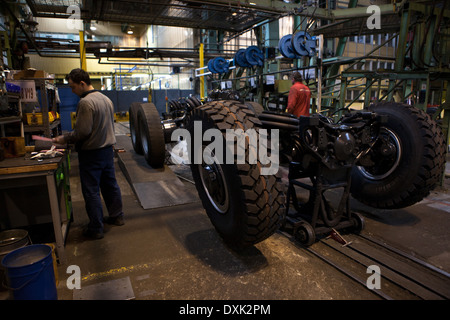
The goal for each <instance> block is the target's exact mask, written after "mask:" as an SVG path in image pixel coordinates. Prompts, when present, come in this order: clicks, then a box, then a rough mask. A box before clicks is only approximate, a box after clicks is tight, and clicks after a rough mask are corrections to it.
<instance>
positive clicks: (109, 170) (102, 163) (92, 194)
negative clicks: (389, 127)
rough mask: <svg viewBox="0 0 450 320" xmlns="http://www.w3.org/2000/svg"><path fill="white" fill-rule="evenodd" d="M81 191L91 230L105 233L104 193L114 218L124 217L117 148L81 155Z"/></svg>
mask: <svg viewBox="0 0 450 320" xmlns="http://www.w3.org/2000/svg"><path fill="white" fill-rule="evenodd" d="M78 161H79V170H80V180H81V189H82V193H83V197H84V202H85V205H86V212H87V214H88V217H89V225H88V229H89V230H90V231H92V232H103V206H102V201H101V198H100V191H101V194H102V196H103V200H104V202H105V204H106V208H107V209H108V214H109V216H110V217H112V218H116V217H119V216H121V215H123V211H122V194H121V192H120V188H119V185H118V184H117V180H116V174H115V169H114V150H113V147H112V146H110V147H105V148H102V149H96V150H80V151H79V152H78Z"/></svg>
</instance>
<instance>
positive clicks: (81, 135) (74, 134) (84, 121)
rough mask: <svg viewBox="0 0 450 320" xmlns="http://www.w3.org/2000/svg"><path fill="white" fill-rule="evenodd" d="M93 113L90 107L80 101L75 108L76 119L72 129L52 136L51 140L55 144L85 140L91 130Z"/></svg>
mask: <svg viewBox="0 0 450 320" xmlns="http://www.w3.org/2000/svg"><path fill="white" fill-rule="evenodd" d="M92 126H93V114H92V109H91V108H90V106H89V105H88V104H86V103H82V102H81V103H80V105H79V106H78V110H77V121H76V122H75V127H74V129H73V131H71V132H68V133H65V134H64V135H61V136H58V137H56V138H53V139H52V141H53V142H54V143H57V144H64V143H75V142H77V141H82V140H85V139H86V138H88V137H89V135H90V134H91V132H92Z"/></svg>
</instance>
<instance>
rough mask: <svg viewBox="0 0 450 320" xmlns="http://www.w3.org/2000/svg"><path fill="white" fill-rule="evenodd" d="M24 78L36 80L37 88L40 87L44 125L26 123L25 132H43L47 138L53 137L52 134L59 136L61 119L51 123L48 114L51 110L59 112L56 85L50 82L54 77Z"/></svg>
mask: <svg viewBox="0 0 450 320" xmlns="http://www.w3.org/2000/svg"><path fill="white" fill-rule="evenodd" d="M23 80H34V81H35V83H36V89H40V94H41V101H40V106H41V113H42V125H29V124H27V125H25V126H24V132H25V133H37V134H39V133H41V134H43V135H44V136H45V137H47V138H51V137H52V134H53V135H54V136H57V135H59V134H60V133H61V120H60V119H56V120H55V121H53V122H52V123H50V119H49V116H48V113H49V111H56V112H58V113H59V110H58V105H57V103H56V87H55V86H54V85H53V84H51V83H50V82H49V80H54V79H53V78H24V79H23Z"/></svg>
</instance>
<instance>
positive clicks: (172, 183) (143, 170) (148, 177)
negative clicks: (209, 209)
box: [116, 136, 199, 209]
mask: <svg viewBox="0 0 450 320" xmlns="http://www.w3.org/2000/svg"><path fill="white" fill-rule="evenodd" d="M116 138H117V147H119V148H123V149H124V150H125V152H122V153H119V154H118V158H119V165H120V167H121V169H122V171H123V173H124V175H125V177H126V178H127V180H128V182H129V183H130V185H131V186H132V187H133V190H134V192H135V194H136V196H137V197H138V199H139V202H140V203H141V206H142V207H143V208H144V209H154V208H161V207H167V206H173V205H181V204H186V203H192V202H195V201H198V200H199V199H198V195H197V193H196V192H193V190H190V189H187V188H186V186H185V185H184V184H183V182H181V180H180V179H179V178H178V177H177V176H176V175H175V173H174V172H173V171H172V170H171V169H170V168H169V167H168V166H167V165H165V166H164V167H163V168H159V169H154V168H152V167H150V166H149V165H148V164H147V162H146V161H145V158H144V156H143V155H138V154H136V152H134V150H133V146H132V144H131V138H130V137H127V136H117V137H116Z"/></svg>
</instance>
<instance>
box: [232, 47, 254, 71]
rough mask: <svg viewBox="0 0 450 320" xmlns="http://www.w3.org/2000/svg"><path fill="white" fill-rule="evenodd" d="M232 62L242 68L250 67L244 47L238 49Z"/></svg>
mask: <svg viewBox="0 0 450 320" xmlns="http://www.w3.org/2000/svg"><path fill="white" fill-rule="evenodd" d="M234 63H235V64H236V65H237V66H239V67H242V68H250V67H251V65H250V64H249V63H248V61H247V58H246V57H245V49H239V50H238V51H236V53H235V54H234Z"/></svg>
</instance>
